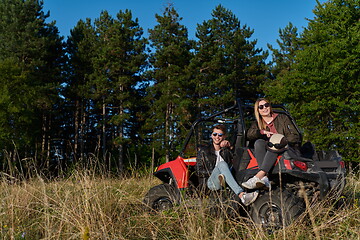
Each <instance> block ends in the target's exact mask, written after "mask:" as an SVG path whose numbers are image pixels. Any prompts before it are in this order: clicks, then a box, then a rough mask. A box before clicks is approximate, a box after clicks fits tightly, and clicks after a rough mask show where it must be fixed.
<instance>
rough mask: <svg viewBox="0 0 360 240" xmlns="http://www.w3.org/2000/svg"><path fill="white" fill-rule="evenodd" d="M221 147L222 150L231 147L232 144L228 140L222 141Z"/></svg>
mask: <svg viewBox="0 0 360 240" xmlns="http://www.w3.org/2000/svg"><path fill="white" fill-rule="evenodd" d="M220 147H221V148H224V147H230V142H229V141H228V140H224V141H221V143H220Z"/></svg>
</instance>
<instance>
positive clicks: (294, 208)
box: [250, 189, 305, 229]
mask: <svg viewBox="0 0 360 240" xmlns="http://www.w3.org/2000/svg"><path fill="white" fill-rule="evenodd" d="M304 206H305V204H304V200H303V199H302V198H299V197H296V196H295V195H294V194H292V193H290V192H288V191H287V190H285V189H283V190H280V189H276V190H274V191H270V192H266V193H265V194H264V195H262V196H259V197H258V199H257V200H256V201H255V202H254V203H253V205H252V207H251V210H250V216H251V218H252V220H253V221H254V223H256V224H259V225H261V226H262V227H264V228H266V229H280V228H282V227H284V226H288V225H290V224H291V223H292V222H293V221H294V220H295V219H297V218H298V217H299V215H300V214H301V213H303V212H304V210H305V208H304Z"/></svg>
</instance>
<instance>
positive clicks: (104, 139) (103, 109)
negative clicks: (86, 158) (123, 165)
mask: <svg viewBox="0 0 360 240" xmlns="http://www.w3.org/2000/svg"><path fill="white" fill-rule="evenodd" d="M102 117H103V123H102V154H103V159H104V162H106V126H105V123H106V105H105V101H104V98H103V105H102Z"/></svg>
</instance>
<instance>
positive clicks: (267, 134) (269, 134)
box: [264, 131, 274, 138]
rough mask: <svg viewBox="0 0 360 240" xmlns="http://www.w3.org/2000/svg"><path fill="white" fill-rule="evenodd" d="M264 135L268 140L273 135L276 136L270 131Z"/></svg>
mask: <svg viewBox="0 0 360 240" xmlns="http://www.w3.org/2000/svg"><path fill="white" fill-rule="evenodd" d="M264 133H265V134H266V136H267V137H268V138H270V137H271V135H273V134H274V133H273V132H269V131H264Z"/></svg>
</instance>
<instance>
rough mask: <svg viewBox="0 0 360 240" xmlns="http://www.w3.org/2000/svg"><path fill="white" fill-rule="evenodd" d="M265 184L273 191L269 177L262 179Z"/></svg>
mask: <svg viewBox="0 0 360 240" xmlns="http://www.w3.org/2000/svg"><path fill="white" fill-rule="evenodd" d="M261 180H262V181H263V182H264V183H265V187H266V188H267V189H268V190H271V183H270V180H269V178H268V177H267V176H265V177H263V178H262V179H261Z"/></svg>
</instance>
